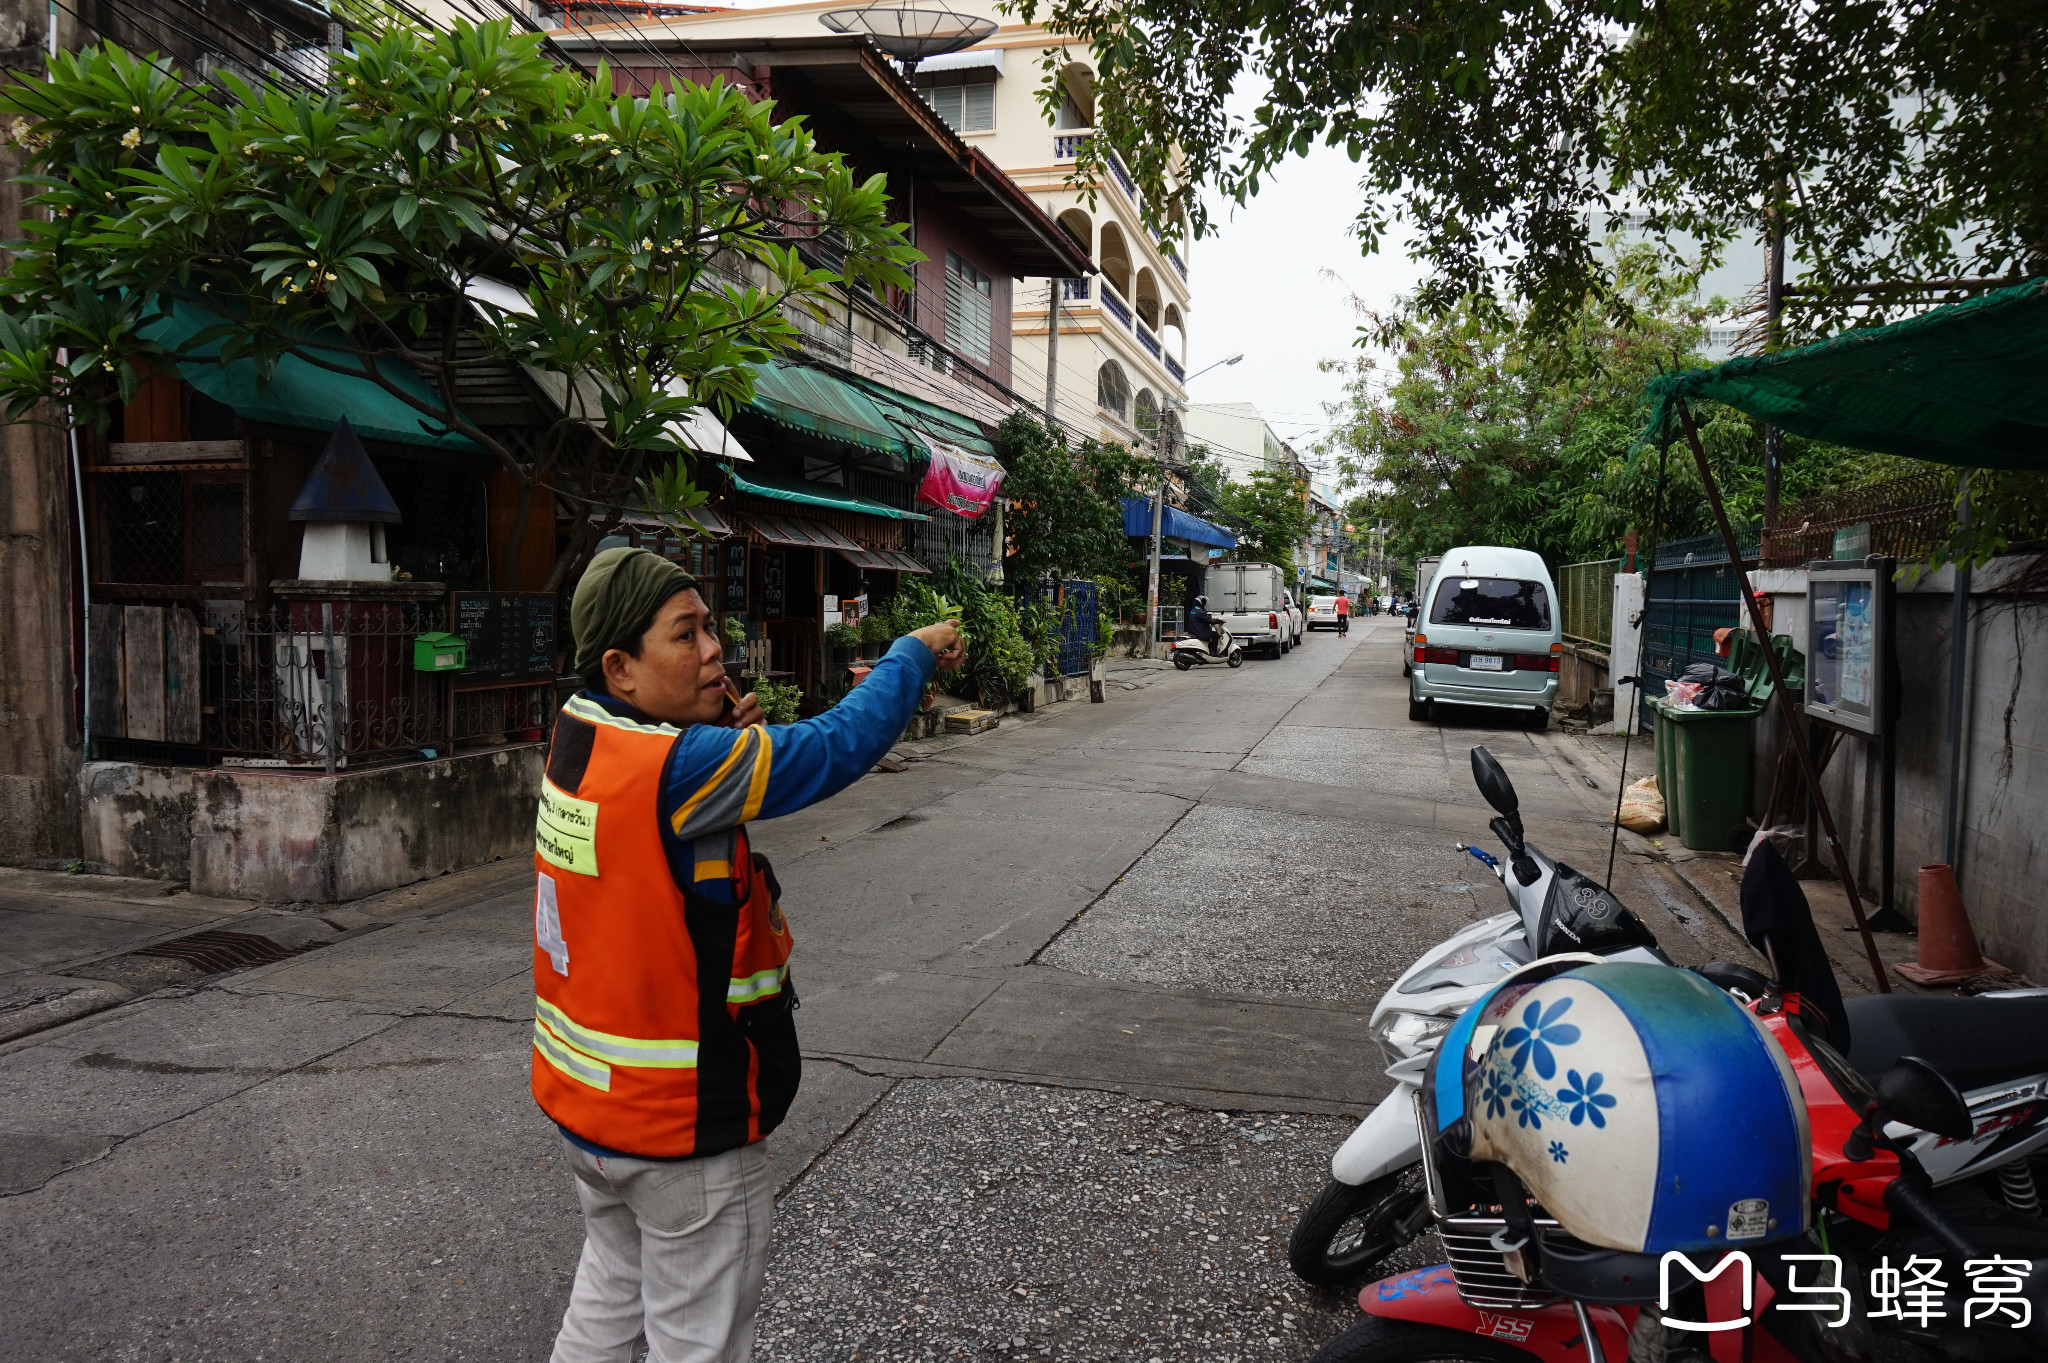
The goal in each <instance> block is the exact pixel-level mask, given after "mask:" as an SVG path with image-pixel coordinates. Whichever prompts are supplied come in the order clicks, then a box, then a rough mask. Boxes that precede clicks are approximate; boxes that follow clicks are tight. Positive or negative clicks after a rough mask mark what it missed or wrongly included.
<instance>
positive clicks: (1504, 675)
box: [1408, 545, 1564, 729]
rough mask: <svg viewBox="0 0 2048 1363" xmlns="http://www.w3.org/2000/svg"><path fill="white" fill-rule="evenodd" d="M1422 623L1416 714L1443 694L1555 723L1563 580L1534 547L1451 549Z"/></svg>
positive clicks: (1411, 684)
mask: <svg viewBox="0 0 2048 1363" xmlns="http://www.w3.org/2000/svg"><path fill="white" fill-rule="evenodd" d="M1417 599H1418V601H1419V603H1420V604H1421V607H1422V609H1421V610H1420V611H1419V612H1418V613H1417V616H1416V619H1415V622H1414V639H1413V640H1412V642H1411V644H1410V647H1409V654H1408V659H1409V666H1408V718H1410V719H1416V720H1426V719H1429V718H1431V713H1432V707H1433V706H1434V705H1435V704H1436V702H1438V701H1445V702H1448V703H1451V704H1456V705H1477V706H1485V707H1488V708H1490V709H1497V710H1514V711H1519V712H1520V713H1521V714H1522V715H1523V716H1524V717H1525V718H1527V719H1528V721H1529V723H1530V727H1532V728H1538V729H1540V728H1544V727H1545V726H1547V725H1548V724H1549V722H1550V707H1551V704H1552V703H1553V702H1554V701H1556V699H1557V673H1558V667H1559V665H1560V662H1561V657H1562V654H1563V652H1564V634H1563V632H1562V630H1563V622H1562V621H1561V620H1560V618H1559V615H1558V612H1557V611H1556V609H1555V608H1554V603H1555V602H1556V600H1557V585H1556V584H1555V583H1554V582H1552V581H1551V578H1550V570H1549V569H1548V568H1546V567H1545V566H1544V565H1543V559H1542V557H1541V556H1539V555H1537V554H1533V553H1531V552H1529V551H1528V550H1527V549H1504V548H1500V547H1497V546H1493V545H1465V546H1462V547H1460V548H1457V549H1452V550H1450V551H1449V552H1447V553H1446V554H1445V555H1444V556H1443V562H1442V563H1441V564H1439V565H1438V567H1437V570H1436V577H1435V579H1434V580H1433V581H1432V582H1431V583H1430V586H1429V589H1428V591H1427V592H1425V593H1422V594H1421V595H1419V596H1418V598H1417Z"/></svg>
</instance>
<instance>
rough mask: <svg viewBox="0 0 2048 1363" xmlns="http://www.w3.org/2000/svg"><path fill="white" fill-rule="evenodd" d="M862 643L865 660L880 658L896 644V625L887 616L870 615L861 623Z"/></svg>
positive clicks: (879, 614) (862, 654)
mask: <svg viewBox="0 0 2048 1363" xmlns="http://www.w3.org/2000/svg"><path fill="white" fill-rule="evenodd" d="M860 641H861V645H862V647H861V651H860V652H861V656H862V657H863V658H879V657H881V656H882V654H883V652H884V651H885V650H886V649H887V648H888V647H889V645H891V644H893V643H895V642H896V629H895V625H894V623H893V622H892V621H891V620H890V618H889V617H888V616H887V615H883V614H881V613H879V612H878V613H876V614H873V615H869V616H867V617H866V618H865V619H863V620H862V621H861V622H860Z"/></svg>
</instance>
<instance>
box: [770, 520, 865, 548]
mask: <svg viewBox="0 0 2048 1363" xmlns="http://www.w3.org/2000/svg"><path fill="white" fill-rule="evenodd" d="M746 522H747V524H748V525H749V526H750V527H752V529H753V530H754V532H755V533H756V534H758V535H759V536H760V537H761V538H762V539H764V540H767V541H768V542H769V543H770V544H787V545H791V546H793V547H795V548H798V549H838V550H842V551H843V550H847V549H858V548H860V546H859V545H858V544H855V543H854V542H853V541H852V540H850V539H848V538H847V537H846V536H845V535H842V534H840V533H839V532H838V531H837V530H834V529H833V528H832V527H831V526H829V525H826V524H825V523H824V522H822V521H813V520H807V519H805V518H804V517H802V516H770V515H768V514H766V513H765V512H759V511H749V512H747V513H746Z"/></svg>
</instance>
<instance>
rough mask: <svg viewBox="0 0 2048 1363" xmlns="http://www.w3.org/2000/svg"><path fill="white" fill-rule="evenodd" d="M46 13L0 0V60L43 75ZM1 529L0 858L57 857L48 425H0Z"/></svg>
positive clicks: (3, 191)
mask: <svg viewBox="0 0 2048 1363" xmlns="http://www.w3.org/2000/svg"><path fill="white" fill-rule="evenodd" d="M48 14H49V11H48V10H47V9H46V8H45V7H44V6H42V5H39V4H29V3H26V0H0V71H5V72H20V73H22V74H24V75H41V74H42V68H43V44H44V35H45V33H46V32H47V23H48ZM22 169H23V167H22V153H21V148H20V146H19V144H17V143H15V142H14V141H12V140H11V139H9V140H6V141H5V142H4V143H0V240H10V239H12V238H15V237H19V236H20V235H21V232H20V230H19V227H20V222H21V203H22V194H23V190H24V186H22V185H20V184H17V183H15V179H14V177H15V176H17V175H19V174H21V173H22ZM0 263H5V257H4V256H0ZM40 415H42V416H44V417H48V416H49V413H41V414H40ZM0 532H4V533H0V863H9V864H19V863H22V862H33V861H65V860H69V859H71V858H73V857H76V856H77V855H78V805H77V800H76V795H75V792H76V790H77V785H76V782H75V779H74V778H75V775H76V773H77V771H78V761H79V756H80V752H81V739H80V735H79V733H78V724H77V721H76V718H75V716H76V713H77V712H76V709H75V706H74V703H73V697H72V633H71V603H72V601H73V600H74V599H75V598H76V597H77V591H76V589H75V587H74V584H73V582H72V551H73V546H74V544H75V542H76V540H77V533H78V532H77V523H76V511H75V509H74V506H73V503H72V500H71V472H70V467H69V461H68V459H67V457H66V444H65V440H64V437H63V436H62V435H61V434H59V433H58V432H57V431H56V430H55V429H54V428H53V427H51V426H49V425H47V424H36V423H33V422H16V423H13V424H9V425H0Z"/></svg>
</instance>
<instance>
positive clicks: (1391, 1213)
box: [1287, 1165, 1428, 1287]
mask: <svg viewBox="0 0 2048 1363" xmlns="http://www.w3.org/2000/svg"><path fill="white" fill-rule="evenodd" d="M1427 1202H1428V1194H1427V1193H1425V1192H1424V1191H1423V1187H1422V1168H1421V1166H1420V1165H1410V1166H1408V1167H1407V1168H1406V1169H1397V1170H1395V1171H1394V1172H1393V1173H1391V1174H1386V1175H1383V1176H1381V1177H1379V1178H1376V1179H1373V1180H1371V1181H1370V1182H1368V1183H1363V1184H1360V1185H1359V1186H1357V1187H1355V1188H1354V1187H1352V1186H1351V1185H1350V1184H1348V1183H1338V1182H1336V1181H1335V1180H1334V1179H1333V1180H1331V1181H1330V1182H1329V1183H1327V1184H1325V1185H1323V1190H1322V1191H1321V1192H1320V1193H1317V1194H1316V1200H1315V1201H1313V1202H1311V1203H1309V1204H1308V1210H1307V1211H1305V1212H1303V1213H1302V1214H1301V1220H1299V1221H1297V1222H1295V1223H1294V1234H1292V1235H1290V1236H1288V1237H1287V1263H1288V1266H1289V1267H1291V1268H1292V1269H1293V1270H1294V1275H1295V1276H1296V1277H1297V1278H1300V1279H1301V1280H1302V1281H1303V1282H1305V1283H1310V1284H1313V1285H1314V1286H1316V1287H1335V1286H1337V1285H1338V1284H1340V1283H1346V1282H1353V1281H1356V1280H1357V1279H1360V1278H1365V1277H1370V1276H1371V1275H1372V1272H1373V1270H1374V1269H1375V1268H1376V1267H1377V1266H1378V1265H1379V1263H1380V1261H1381V1260H1382V1259H1385V1258H1386V1257H1387V1256H1388V1255H1389V1254H1392V1253H1393V1252H1394V1251H1395V1250H1397V1249H1400V1248H1401V1247H1402V1246H1404V1245H1406V1244H1407V1243H1408V1242H1409V1241H1410V1240H1412V1239H1414V1238H1415V1235H1416V1232H1418V1231H1420V1230H1421V1229H1422V1224H1423V1223H1424V1222H1425V1221H1426V1220H1427V1219H1428V1208H1427Z"/></svg>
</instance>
